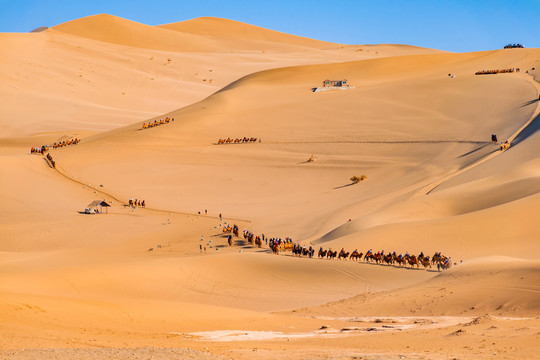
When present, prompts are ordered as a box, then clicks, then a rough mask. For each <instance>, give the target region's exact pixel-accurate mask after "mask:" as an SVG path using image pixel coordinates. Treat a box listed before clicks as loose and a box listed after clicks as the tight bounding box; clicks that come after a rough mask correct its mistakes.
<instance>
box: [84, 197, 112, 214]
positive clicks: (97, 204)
mask: <svg viewBox="0 0 540 360" xmlns="http://www.w3.org/2000/svg"><path fill="white" fill-rule="evenodd" d="M109 207H111V205H109V204H108V203H107V202H106V201H105V200H94V201H92V202H91V203H90V204H88V205H87V206H86V209H84V212H85V213H86V214H101V213H103V208H105V213H106V214H108V213H109V211H108V209H107V208H109ZM98 208H99V209H98Z"/></svg>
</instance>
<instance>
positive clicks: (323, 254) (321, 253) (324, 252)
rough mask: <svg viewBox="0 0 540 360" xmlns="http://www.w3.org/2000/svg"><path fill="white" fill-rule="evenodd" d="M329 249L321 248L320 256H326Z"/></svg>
mask: <svg viewBox="0 0 540 360" xmlns="http://www.w3.org/2000/svg"><path fill="white" fill-rule="evenodd" d="M327 252H328V251H327V250H323V249H322V248H320V249H319V255H318V257H320V258H323V259H324V257H325V256H326V253H327Z"/></svg>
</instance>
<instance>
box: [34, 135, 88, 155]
mask: <svg viewBox="0 0 540 360" xmlns="http://www.w3.org/2000/svg"><path fill="white" fill-rule="evenodd" d="M80 142H81V139H77V138H73V139H70V140H64V141H60V142H57V143H54V144H53V145H52V148H53V149H58V148H61V147H65V146H70V145H77V144H78V143H80ZM50 148H51V146H50V145H42V146H38V147H33V146H32V148H30V154H41V155H45V153H46V152H47V151H49V149H50Z"/></svg>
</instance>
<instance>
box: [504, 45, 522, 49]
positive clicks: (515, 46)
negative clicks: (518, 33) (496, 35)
mask: <svg viewBox="0 0 540 360" xmlns="http://www.w3.org/2000/svg"><path fill="white" fill-rule="evenodd" d="M524 47H525V46H523V45H521V44H506V45H504V48H505V49H517V48H520V49H522V48H524Z"/></svg>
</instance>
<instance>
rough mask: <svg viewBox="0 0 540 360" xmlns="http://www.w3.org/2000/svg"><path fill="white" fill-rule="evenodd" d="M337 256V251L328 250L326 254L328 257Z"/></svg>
mask: <svg viewBox="0 0 540 360" xmlns="http://www.w3.org/2000/svg"><path fill="white" fill-rule="evenodd" d="M336 256H337V251H332V250H328V253H327V254H326V258H327V259H333V258H335V257H336Z"/></svg>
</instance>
